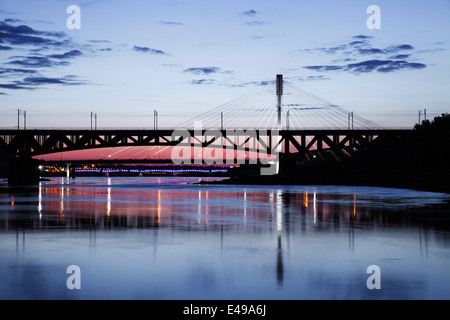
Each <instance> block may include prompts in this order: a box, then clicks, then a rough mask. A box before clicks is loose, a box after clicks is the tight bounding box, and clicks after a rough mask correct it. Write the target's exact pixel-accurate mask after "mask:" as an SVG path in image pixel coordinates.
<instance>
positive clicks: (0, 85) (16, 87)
mask: <svg viewBox="0 0 450 320" xmlns="http://www.w3.org/2000/svg"><path fill="white" fill-rule="evenodd" d="M0 88H2V89H10V90H23V89H26V90H33V88H28V87H26V86H22V85H19V84H16V83H7V84H4V83H0Z"/></svg>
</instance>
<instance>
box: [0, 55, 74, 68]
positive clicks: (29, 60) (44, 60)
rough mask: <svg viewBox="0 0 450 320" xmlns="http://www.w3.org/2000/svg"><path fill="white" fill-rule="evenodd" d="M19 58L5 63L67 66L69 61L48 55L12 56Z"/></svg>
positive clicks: (37, 66)
mask: <svg viewBox="0 0 450 320" xmlns="http://www.w3.org/2000/svg"><path fill="white" fill-rule="evenodd" d="M14 58H19V59H18V60H13V61H10V62H8V63H7V64H13V65H19V66H22V67H28V68H51V67H57V66H68V65H69V64H70V63H69V62H67V61H54V60H52V59H50V58H48V57H43V56H28V57H14Z"/></svg>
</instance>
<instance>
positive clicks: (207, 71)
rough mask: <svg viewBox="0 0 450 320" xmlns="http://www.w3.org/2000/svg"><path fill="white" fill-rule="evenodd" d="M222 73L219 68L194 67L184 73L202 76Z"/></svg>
mask: <svg viewBox="0 0 450 320" xmlns="http://www.w3.org/2000/svg"><path fill="white" fill-rule="evenodd" d="M220 71H221V69H220V68H219V67H194V68H187V69H185V70H184V71H183V72H188V73H192V74H196V75H200V74H212V73H218V72H220Z"/></svg>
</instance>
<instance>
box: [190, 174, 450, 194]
mask: <svg viewBox="0 0 450 320" xmlns="http://www.w3.org/2000/svg"><path fill="white" fill-rule="evenodd" d="M196 184H200V185H208V184H209V185H253V186H255V185H261V186H265V185H267V186H269V185H286V186H305V185H311V186H312V185H317V186H355V187H374V188H393V189H407V190H415V191H423V192H433V193H445V194H448V195H450V187H449V186H447V185H444V186H443V185H439V184H418V183H413V182H411V181H409V182H405V181H376V180H372V181H367V180H362V179H339V178H336V179H302V178H297V179H296V178H294V179H292V178H289V177H284V176H252V177H230V178H229V179H225V180H221V181H203V180H202V181H200V182H197V183H196Z"/></svg>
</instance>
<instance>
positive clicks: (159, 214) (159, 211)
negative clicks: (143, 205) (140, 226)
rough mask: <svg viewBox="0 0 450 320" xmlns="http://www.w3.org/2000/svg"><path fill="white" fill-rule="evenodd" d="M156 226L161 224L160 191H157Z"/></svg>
mask: <svg viewBox="0 0 450 320" xmlns="http://www.w3.org/2000/svg"><path fill="white" fill-rule="evenodd" d="M157 212H158V225H159V224H160V222H161V190H158V209H157Z"/></svg>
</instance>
